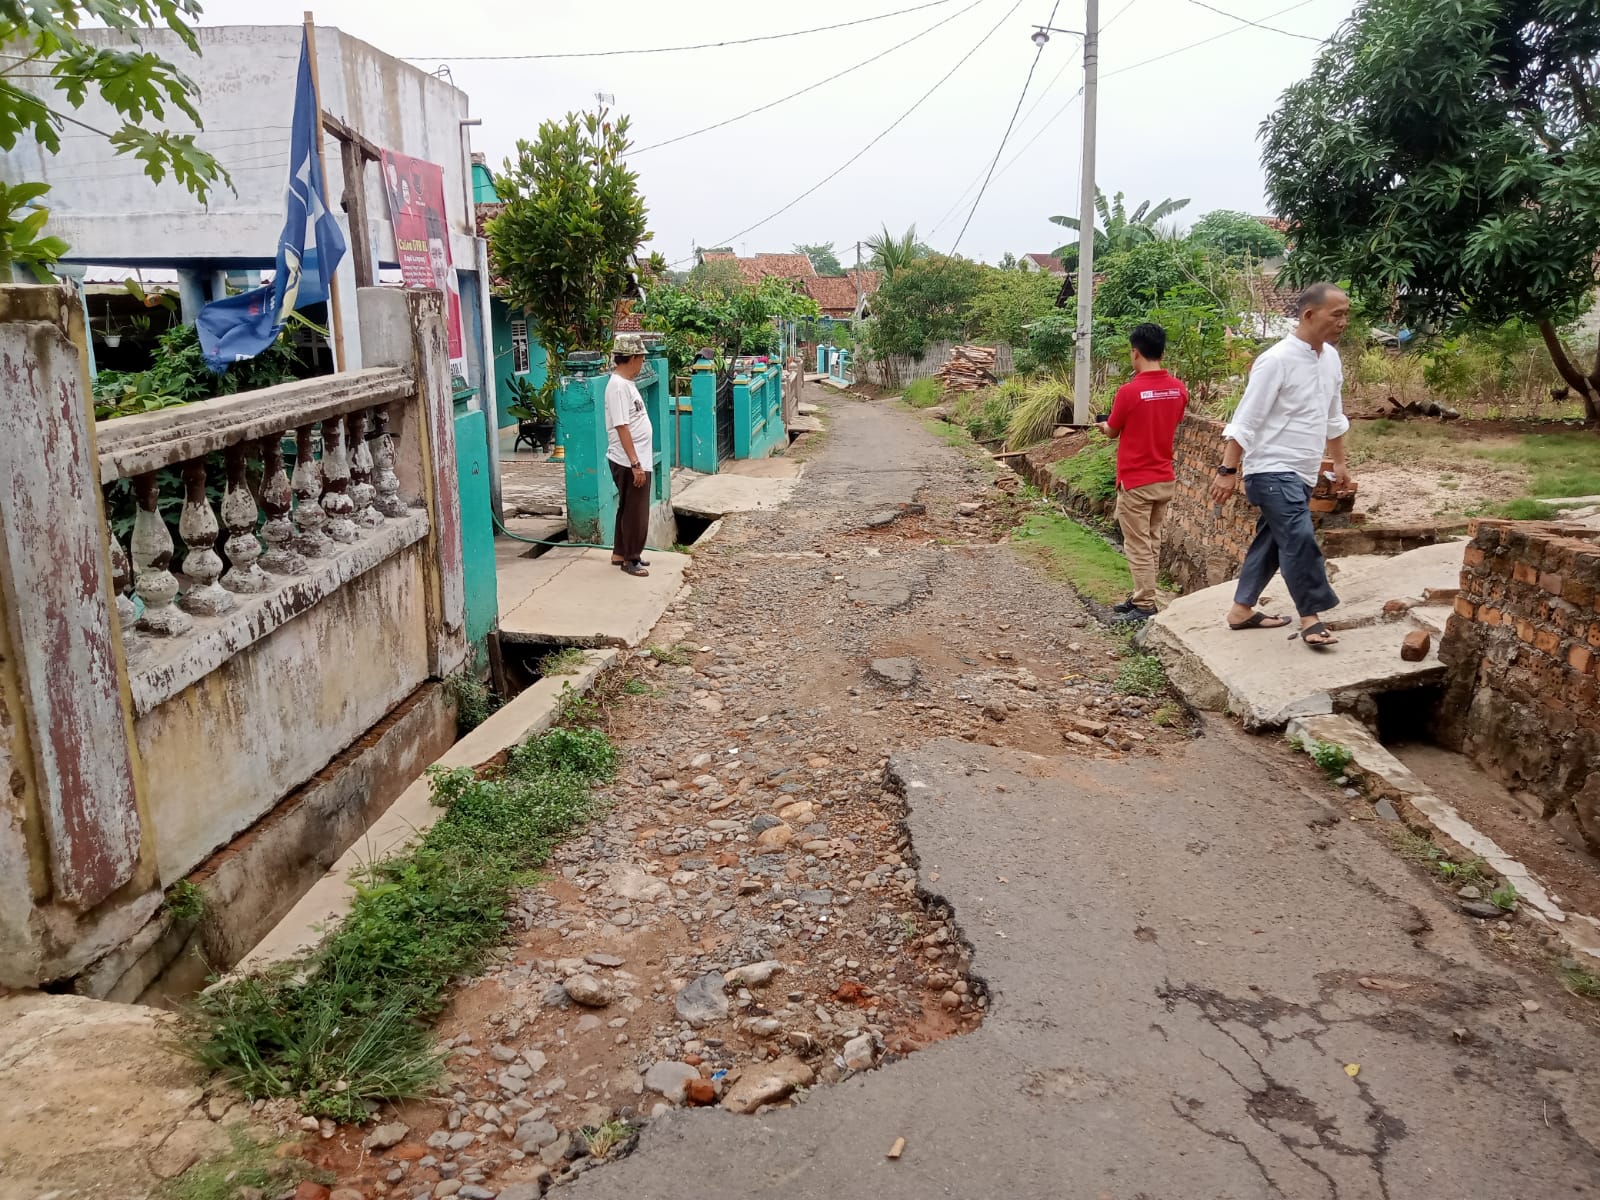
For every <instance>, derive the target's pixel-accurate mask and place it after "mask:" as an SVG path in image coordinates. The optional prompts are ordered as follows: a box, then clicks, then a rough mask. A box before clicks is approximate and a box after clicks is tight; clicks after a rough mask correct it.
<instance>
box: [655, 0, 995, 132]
mask: <svg viewBox="0 0 1600 1200" xmlns="http://www.w3.org/2000/svg"><path fill="white" fill-rule="evenodd" d="M987 2H988V0H973V2H972V3H971V4H969V5H967V6H966V7H965V8H963V9H961V10H959V11H958V12H954V13H951V14H950V15H949V16H948V17H944V18H942V19H940V20H938V21H935V22H934V23H933V24H932V25H930V26H928V27H927V28H926V29H924V30H923V31H922V32H921V33H917V34H913V35H912V36H911V37H909V38H907V39H906V40H905V41H903V42H897V43H895V44H894V45H893V46H890V47H889V48H888V49H887V50H884V51H881V52H880V53H878V54H874V55H873V56H872V57H871V58H864V59H862V60H861V61H860V62H858V63H856V65H855V66H853V67H846V68H845V69H844V70H842V71H839V72H836V73H835V74H832V75H829V76H828V77H827V78H826V79H819V80H818V81H817V82H816V83H813V84H812V85H811V86H809V87H803V88H801V89H800V90H799V91H798V92H790V93H789V94H788V95H787V96H781V97H779V98H778V99H776V100H773V101H770V102H768V103H766V104H763V105H761V107H759V108H752V109H750V110H748V111H747V112H742V113H740V114H739V115H738V116H736V117H729V118H728V119H727V120H726V121H718V122H717V123H716V124H715V125H706V126H704V127H703V128H700V129H696V130H694V131H692V132H690V133H682V134H679V135H678V136H677V137H674V138H668V139H667V140H666V141H664V142H652V143H651V144H650V145H648V146H643V147H641V148H639V149H638V150H630V151H629V152H628V153H629V154H646V153H648V152H649V151H651V150H659V149H661V148H662V147H663V146H671V145H673V144H674V143H676V142H682V141H687V140H688V139H689V138H692V137H699V136H700V135H701V134H702V133H710V132H711V131H712V130H713V129H721V128H722V127H723V126H725V125H732V124H733V123H734V122H736V121H742V120H744V119H745V118H746V117H753V116H755V115H756V114H757V113H763V112H766V111H767V109H769V108H776V107H777V106H778V105H780V104H784V103H787V102H788V101H790V100H793V99H795V98H796V97H797V96H804V95H805V94H806V93H807V92H814V91H816V90H817V89H818V88H819V87H822V86H824V85H825V84H829V83H832V82H833V81H834V80H835V79H843V78H844V77H845V76H846V75H849V74H851V73H852V72H855V71H859V70H860V69H861V68H862V67H866V66H870V65H872V64H873V63H875V62H877V61H878V60H879V59H880V58H884V57H887V56H888V55H890V54H893V53H894V52H895V51H896V50H903V49H905V47H907V46H909V45H911V43H912V42H915V41H918V40H919V39H921V38H925V37H927V36H928V35H929V34H930V33H932V32H933V31H934V30H936V29H939V28H941V27H942V26H945V25H948V24H949V23H950V22H951V21H954V20H955V19H956V18H957V17H960V16H964V15H965V14H967V13H969V12H971V11H972V10H973V9H975V8H977V7H978V5H980V4H985V3H987Z"/></svg>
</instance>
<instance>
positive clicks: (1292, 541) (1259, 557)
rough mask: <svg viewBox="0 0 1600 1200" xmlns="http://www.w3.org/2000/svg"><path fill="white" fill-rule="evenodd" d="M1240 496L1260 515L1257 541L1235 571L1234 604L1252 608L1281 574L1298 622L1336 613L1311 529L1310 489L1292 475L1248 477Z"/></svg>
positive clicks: (1274, 474) (1290, 473)
mask: <svg viewBox="0 0 1600 1200" xmlns="http://www.w3.org/2000/svg"><path fill="white" fill-rule="evenodd" d="M1244 496H1245V499H1246V500H1248V501H1250V503H1251V504H1254V505H1255V506H1256V507H1257V508H1259V509H1260V510H1261V515H1260V516H1259V517H1257V518H1256V540H1255V541H1253V542H1251V543H1250V550H1249V552H1248V553H1247V554H1246V555H1245V556H1244V565H1243V566H1242V567H1240V568H1239V586H1238V587H1237V588H1236V589H1235V590H1234V593H1233V598H1234V600H1235V601H1237V602H1238V603H1240V604H1243V605H1245V606H1246V607H1248V608H1254V607H1255V606H1256V601H1257V600H1259V599H1261V593H1262V592H1263V591H1265V590H1266V586H1267V583H1268V581H1269V580H1271V578H1272V577H1273V575H1274V574H1277V573H1278V572H1280V571H1281V572H1282V573H1283V582H1284V586H1286V587H1287V588H1288V589H1289V597H1290V599H1292V600H1293V601H1294V606H1295V609H1296V611H1298V612H1299V614H1300V615H1301V616H1302V617H1309V616H1312V615H1313V614H1315V613H1323V612H1327V611H1328V610H1329V609H1330V608H1334V607H1336V606H1337V605H1338V603H1339V597H1338V596H1337V595H1335V594H1334V590H1333V588H1332V587H1330V586H1329V584H1328V569H1327V566H1326V565H1325V564H1324V563H1323V561H1322V548H1321V547H1319V546H1318V545H1317V534H1316V529H1315V528H1314V527H1313V526H1312V524H1311V486H1310V485H1309V484H1308V483H1306V481H1305V480H1304V479H1301V478H1300V476H1298V475H1296V474H1295V473H1294V472H1292V471H1288V472H1285V473H1283V474H1277V473H1273V474H1267V475H1246V476H1245V477H1244Z"/></svg>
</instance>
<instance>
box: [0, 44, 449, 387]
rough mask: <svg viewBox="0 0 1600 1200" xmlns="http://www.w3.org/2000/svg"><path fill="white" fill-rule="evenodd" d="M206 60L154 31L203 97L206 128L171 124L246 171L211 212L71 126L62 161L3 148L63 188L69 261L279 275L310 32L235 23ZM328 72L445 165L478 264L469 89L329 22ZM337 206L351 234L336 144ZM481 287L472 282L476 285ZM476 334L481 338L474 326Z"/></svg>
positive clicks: (376, 208) (353, 357) (334, 87)
mask: <svg viewBox="0 0 1600 1200" xmlns="http://www.w3.org/2000/svg"><path fill="white" fill-rule="evenodd" d="M197 34H198V36H199V41H200V49H201V54H200V55H199V56H196V55H194V54H193V53H191V52H190V51H189V49H188V47H186V46H185V45H184V44H183V42H182V41H180V40H179V39H178V38H177V36H176V35H173V34H171V33H150V34H146V35H145V37H144V45H145V46H146V47H147V48H148V49H150V50H152V51H154V52H156V53H158V54H161V55H162V56H164V57H165V58H167V59H169V60H170V61H172V62H174V63H175V64H176V65H177V66H178V68H179V69H180V70H181V71H183V72H184V73H185V74H187V75H188V76H189V77H190V78H191V79H193V80H194V81H195V83H196V85H197V86H198V87H199V90H200V99H199V103H198V105H197V107H198V108H199V110H200V113H201V117H202V119H203V120H204V122H205V127H204V129H203V130H199V131H194V130H193V129H192V127H191V125H190V123H189V122H188V121H187V120H186V119H185V118H184V117H183V115H182V114H181V113H177V112H173V111H171V110H169V112H168V114H167V117H168V119H167V120H166V121H165V122H154V121H153V122H151V125H152V127H160V126H161V125H165V126H166V127H168V128H171V129H173V130H174V131H175V132H180V133H181V132H197V138H196V140H197V143H198V144H199V145H200V146H201V147H202V148H204V149H206V150H208V151H210V152H211V153H213V154H215V155H216V156H217V159H218V160H219V161H220V162H221V163H222V165H223V166H224V167H226V168H227V169H228V171H229V173H230V174H231V175H232V177H233V186H234V188H235V189H236V192H237V194H235V193H234V192H229V191H228V190H227V189H226V188H221V189H218V190H217V191H216V192H214V193H213V195H212V198H211V201H210V203H209V204H208V205H206V206H201V205H200V204H199V203H197V202H196V201H195V199H194V197H193V196H191V195H190V194H189V193H188V192H187V191H185V190H184V188H183V187H181V186H180V185H179V184H177V183H175V182H174V181H173V180H172V179H171V177H170V176H169V177H168V178H167V179H165V180H164V181H162V182H161V183H155V182H153V181H152V180H151V179H150V178H149V177H148V176H147V175H145V173H144V170H143V164H142V163H140V162H138V161H137V160H136V159H134V158H132V157H130V156H119V155H117V154H114V153H113V152H112V150H111V147H110V146H109V145H107V143H106V142H105V140H104V139H103V138H100V137H98V136H96V135H94V134H91V133H88V132H86V131H85V130H82V129H79V128H76V127H72V126H69V127H68V128H67V130H66V132H65V133H64V135H63V137H62V144H61V151H60V153H59V154H54V155H52V154H49V153H48V152H46V151H45V150H44V149H43V148H42V147H40V146H38V145H32V144H29V145H21V144H19V145H18V146H17V147H15V148H14V149H13V150H11V151H9V152H7V153H5V154H0V178H3V179H4V180H5V181H7V182H18V181H21V180H41V181H43V182H45V183H48V184H49V185H50V189H51V190H50V193H49V195H48V196H47V197H46V198H45V200H44V201H43V203H44V204H45V206H46V207H48V208H49V210H50V225H49V231H50V232H51V233H54V234H55V235H56V236H58V237H61V238H64V239H65V240H66V242H67V244H68V245H69V246H70V247H71V252H70V254H69V255H68V257H69V259H71V260H74V261H81V262H97V263H119V264H123V265H130V266H132V265H144V266H152V267H155V266H161V267H171V266H182V265H186V264H200V263H210V264H214V265H217V266H223V265H226V266H233V267H256V268H259V267H271V265H272V261H273V256H274V253H275V250H276V248H277V241H278V234H279V232H280V231H281V229H282V228H283V191H284V184H285V182H286V179H287V173H288V161H289V122H290V119H291V117H292V116H293V113H294V85H295V72H296V69H297V67H298V64H299V54H300V37H301V28H300V26H298V25H231V26H212V27H201V28H200V29H199V30H197ZM84 37H85V40H86V41H88V42H90V43H92V44H97V45H107V46H114V45H126V44H127V43H126V41H125V39H122V38H120V37H118V36H117V35H115V34H112V33H111V32H109V31H106V30H89V31H87V32H86V33H85V34H84ZM316 37H317V64H318V71H319V74H320V81H321V88H322V106H323V108H324V109H325V110H326V111H327V112H329V113H331V114H333V115H334V116H336V117H339V118H340V119H341V120H343V121H344V122H345V123H346V124H348V125H350V126H351V127H352V128H354V129H356V130H358V131H360V132H361V133H362V134H364V135H365V136H366V137H367V139H368V140H369V141H372V142H374V143H376V144H377V145H379V146H381V147H384V148H385V149H389V150H397V151H399V152H400V153H402V154H408V155H411V156H412V157H414V158H420V159H424V160H426V161H428V162H432V163H437V164H438V165H439V166H440V167H441V168H443V170H444V190H445V204H446V208H447V211H448V217H449V224H450V230H451V243H450V251H451V255H452V257H453V259H454V261H455V265H456V268H457V270H458V271H472V270H473V269H474V266H475V250H474V224H473V219H472V213H471V209H470V207H469V203H468V196H467V189H468V184H469V181H470V174H469V172H470V148H469V147H468V146H467V145H465V144H464V142H463V135H464V133H466V132H468V131H464V130H463V129H462V128H461V121H462V120H464V119H466V117H467V112H468V109H467V96H466V93H465V92H462V91H461V90H460V89H458V88H456V87H454V86H452V85H450V84H448V83H446V82H444V81H443V80H440V79H436V78H434V77H433V76H432V75H429V74H428V73H427V72H425V71H422V70H419V69H418V68H416V67H413V66H411V65H409V64H407V63H404V62H401V61H400V60H399V59H397V58H391V57H390V56H389V55H386V54H382V53H380V52H379V51H378V50H376V49H375V48H373V47H372V46H370V45H368V44H367V43H366V42H363V41H361V40H359V39H358V38H354V37H351V36H349V35H347V34H344V33H341V32H340V31H339V30H338V29H335V28H333V27H331V26H322V27H319V28H318V29H317V31H316ZM16 82H17V85H18V86H20V87H32V88H35V89H45V90H48V88H49V85H48V83H47V82H46V81H41V80H26V79H19V80H17V81H16ZM76 115H77V116H78V117H79V119H81V120H83V121H84V122H86V123H88V124H90V125H95V126H98V127H99V128H102V129H106V128H114V127H115V126H116V125H117V124H118V123H119V121H118V118H117V117H116V115H115V113H114V112H113V111H112V110H111V109H110V108H109V106H107V105H105V104H103V103H102V102H101V101H100V100H99V99H98V97H93V96H91V98H90V99H89V101H88V102H87V103H86V104H85V105H84V107H83V108H82V109H81V110H78V112H77V114H76ZM324 143H325V144H324V158H325V161H326V163H327V188H328V202H329V207H330V208H332V209H333V210H334V212H335V215H336V216H338V218H339V220H340V223H341V225H343V226H344V229H345V234H346V238H347V240H348V239H350V236H351V235H350V229H349V222H348V220H347V219H346V218H345V217H344V214H343V213H342V211H341V210H340V207H339V199H340V196H341V195H342V193H343V191H344V173H343V170H342V167H341V164H340V159H339V144H338V142H336V141H335V140H333V139H332V138H331V137H327V138H325V139H324ZM366 178H367V209H368V216H369V219H370V224H371V230H370V236H371V238H372V241H373V246H374V249H375V252H376V254H377V256H378V258H379V261H380V262H384V263H389V264H391V265H392V264H393V263H394V255H395V250H394V236H393V233H392V231H391V229H390V226H389V206H388V200H387V198H386V196H385V194H384V190H383V186H382V180H381V177H380V173H379V169H378V167H377V165H376V164H372V165H370V166H369V167H368V168H367V172H366ZM339 277H340V283H341V288H342V296H341V300H342V306H343V308H344V310H345V313H344V315H345V328H346V330H347V333H346V341H347V343H349V348H350V351H351V354H350V361H349V366H350V367H351V368H352V369H353V368H356V367H359V366H361V361H360V355H359V349H358V347H357V345H356V343H357V342H358V340H359V339H357V338H356V337H355V335H354V332H353V331H354V330H355V329H356V328H357V323H358V322H357V315H356V311H355V262H354V256H353V255H346V257H345V260H344V262H343V263H342V264H341V266H340V271H339ZM470 286H474V285H473V284H472V282H471V281H470V280H464V281H463V287H470ZM468 336H469V337H471V336H472V335H471V332H470V331H469V332H468Z"/></svg>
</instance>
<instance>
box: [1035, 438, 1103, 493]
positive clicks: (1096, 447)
mask: <svg viewBox="0 0 1600 1200" xmlns="http://www.w3.org/2000/svg"><path fill="white" fill-rule="evenodd" d="M1051 472H1052V473H1053V474H1054V475H1055V477H1056V478H1057V479H1059V480H1061V481H1062V482H1064V483H1065V484H1066V485H1067V486H1068V487H1070V488H1071V489H1072V490H1073V491H1075V492H1078V493H1080V494H1081V495H1084V496H1087V497H1088V498H1089V499H1091V500H1098V501H1101V502H1104V501H1107V500H1110V499H1111V498H1112V497H1113V496H1115V495H1116V494H1117V445H1116V443H1115V442H1113V441H1111V439H1110V438H1108V437H1106V436H1105V434H1103V433H1101V432H1099V431H1098V430H1096V431H1095V432H1094V433H1091V434H1090V435H1089V441H1088V444H1087V445H1085V446H1084V448H1083V449H1082V450H1079V451H1078V452H1077V453H1076V454H1074V455H1073V456H1072V457H1071V458H1064V459H1062V460H1061V461H1060V462H1058V463H1056V464H1055V465H1054V466H1053V467H1052V468H1051Z"/></svg>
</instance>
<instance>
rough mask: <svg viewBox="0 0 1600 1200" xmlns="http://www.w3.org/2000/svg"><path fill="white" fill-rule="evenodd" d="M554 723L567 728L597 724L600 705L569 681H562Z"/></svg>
mask: <svg viewBox="0 0 1600 1200" xmlns="http://www.w3.org/2000/svg"><path fill="white" fill-rule="evenodd" d="M555 723H556V724H557V725H564V726H566V727H568V728H573V727H583V726H589V725H598V724H599V723H600V705H599V703H598V702H596V701H595V700H592V699H590V698H589V697H588V696H585V695H584V694H583V693H582V692H580V691H578V689H577V688H575V687H573V686H572V685H571V684H570V683H563V684H562V685H561V697H560V699H558V700H557V701H556V721H555Z"/></svg>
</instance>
